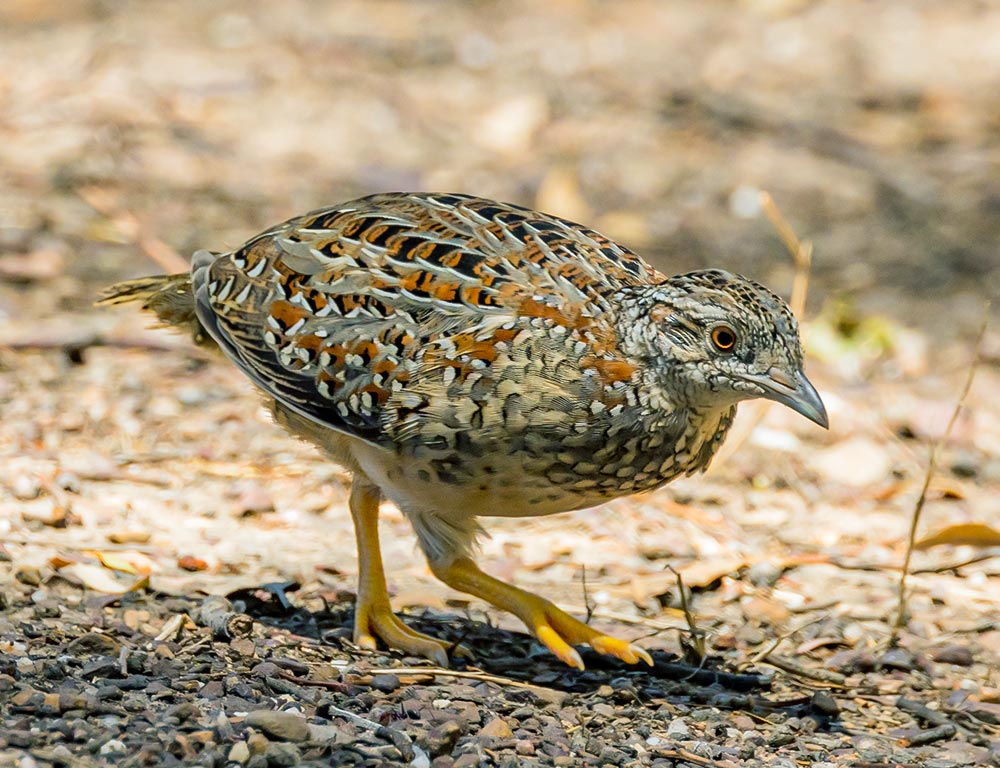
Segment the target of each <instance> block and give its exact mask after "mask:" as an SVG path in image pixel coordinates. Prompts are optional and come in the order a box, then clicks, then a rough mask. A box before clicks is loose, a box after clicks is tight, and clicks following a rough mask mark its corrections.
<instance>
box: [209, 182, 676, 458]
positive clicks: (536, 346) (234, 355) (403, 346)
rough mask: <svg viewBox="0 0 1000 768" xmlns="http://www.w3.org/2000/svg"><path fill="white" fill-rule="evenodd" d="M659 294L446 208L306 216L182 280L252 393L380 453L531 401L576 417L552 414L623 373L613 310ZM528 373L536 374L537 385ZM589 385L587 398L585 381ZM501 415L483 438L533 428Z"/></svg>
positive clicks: (636, 263)
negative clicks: (636, 297) (631, 293)
mask: <svg viewBox="0 0 1000 768" xmlns="http://www.w3.org/2000/svg"><path fill="white" fill-rule="evenodd" d="M662 279H663V276H662V275H660V274H659V273H658V272H656V271H655V270H654V269H653V268H652V267H650V266H649V265H647V264H646V263H645V262H643V261H642V259H640V258H639V257H638V256H637V255H636V254H634V253H632V252H631V251H629V250H628V249H626V248H623V247H622V246H620V245H618V244H616V243H614V242H613V241H611V240H609V239H608V238H606V237H604V236H602V235H600V234H599V233H597V232H594V231H592V230H589V229H587V228H585V227H582V226H580V225H577V224H573V223H571V222H568V221H565V220H563V219H559V218H556V217H553V216H548V215H545V214H541V213H538V212H534V211H531V210H528V209H526V208H521V207H518V206H514V205H508V204H503V203H497V202H493V201H489V200H484V199H480V198H475V197H470V196H466V195H457V194H447V195H432V194H380V195H373V196H371V197H366V198H362V199H360V200H356V201H353V202H349V203H345V204H343V205H339V206H335V207H331V208H324V209H320V210H317V211H313V212H312V213H309V214H306V215H304V216H301V217H298V218H295V219H291V220H289V221H287V222H285V223H283V224H280V225H278V226H276V227H273V228H271V229H269V230H267V231H266V232H263V233H261V234H260V235H258V236H256V237H254V238H253V239H251V240H250V241H248V242H247V243H246V244H244V245H243V246H241V247H240V248H237V249H236V250H234V251H232V252H229V253H225V254H210V253H208V252H205V251H202V252H199V254H197V255H196V256H195V260H194V263H193V275H192V280H193V289H194V295H195V298H196V309H197V314H198V318H199V320H200V322H201V324H202V325H203V326H204V327H205V329H206V330H207V332H208V333H209V334H210V335H211V337H212V338H213V339H214V340H215V341H216V342H217V343H218V344H219V345H220V346H221V347H222V349H223V351H225V352H226V354H227V355H228V356H229V357H230V358H231V359H232V360H233V361H234V362H236V363H237V364H238V365H239V366H240V367H241V369H242V370H243V371H244V372H245V373H246V374H247V375H248V376H249V377H250V378H251V379H253V380H254V381H255V382H256V383H257V384H258V386H260V387H261V388H262V389H263V390H265V391H266V392H268V393H269V394H271V395H273V396H274V397H275V398H276V399H277V400H278V402H279V403H281V404H282V405H284V406H285V407H287V408H288V409H290V410H291V411H293V412H295V413H298V414H299V415H301V416H303V417H304V418H307V419H309V420H312V421H313V422H315V423H316V424H318V425H320V426H322V427H324V428H326V427H329V428H332V429H335V430H338V431H341V432H344V433H347V434H350V435H352V436H355V437H358V438H360V439H362V440H365V441H367V442H370V443H374V444H376V445H383V446H391V445H392V444H399V443H400V442H406V441H407V440H411V441H412V440H417V441H418V442H419V441H423V440H426V441H429V442H430V443H434V442H436V441H439V440H441V439H447V434H451V433H450V432H449V431H448V430H449V429H451V427H449V426H447V425H448V424H451V425H452V426H453V427H454V428H455V429H456V430H459V429H460V427H461V426H462V425H463V422H464V421H468V422H469V423H470V424H472V425H473V426H474V425H476V424H479V425H480V426H484V423H483V422H484V419H485V418H486V417H487V415H486V414H484V413H483V412H482V408H479V410H478V411H475V408H476V405H475V404H476V403H477V402H478V403H480V405H482V404H483V403H486V402H493V404H494V405H498V404H499V405H498V407H500V408H501V410H502V406H503V403H502V402H500V401H501V400H503V399H504V398H505V397H514V396H516V397H517V398H522V397H523V396H524V395H525V394H530V393H524V392H520V391H516V390H519V389H522V388H523V387H526V386H538V385H539V384H544V385H546V388H547V389H548V390H549V391H548V392H539V393H535V394H537V397H538V399H539V401H540V402H539V403H538V404H536V405H535V406H534V407H533V408H532V410H533V411H535V412H536V413H535V416H536V418H537V419H541V420H542V421H544V419H545V418H546V417H544V416H543V411H544V410H546V409H552V408H554V409H556V410H557V411H558V410H559V409H560V408H561V409H562V410H563V411H565V410H567V409H570V408H571V406H573V404H572V403H569V402H564V403H562V402H560V401H561V400H567V399H570V400H571V399H574V398H576V399H584V398H585V397H591V396H601V395H600V392H599V390H601V389H602V387H603V386H604V385H606V384H608V383H609V381H610V383H612V384H613V383H614V382H615V379H616V378H618V379H621V378H627V376H626V373H627V366H628V363H627V362H626V361H623V360H621V359H620V354H619V350H618V349H617V341H618V340H617V337H616V333H615V329H614V313H615V307H614V306H613V302H610V301H609V296H610V295H611V294H612V293H614V292H615V291H616V290H618V289H620V288H622V287H624V286H629V285H643V284H650V283H655V282H659V281H661V280H662ZM525 355H527V358H526V357H525ZM533 355H534V356H535V357H536V358H547V359H546V360H545V362H544V365H545V366H547V367H548V368H547V370H539V371H538V372H537V375H534V374H532V371H533V370H534V369H535V368H536V367H537V366H538V365H540V364H542V363H541V360H540V359H534V360H532V359H530V358H531V357H532V356H533ZM588 367H589V368H590V369H591V370H590V374H591V378H594V377H593V374H595V373H596V374H597V377H596V378H597V383H596V384H588V383H586V382H585V381H584V379H585V376H586V374H587V371H586V370H585V369H587V368H588ZM477 385H478V386H477ZM584 385H586V386H584ZM580 386H584V389H589V390H593V391H592V392H582V391H580V392H578V391H577V390H578V389H579V387H580ZM520 405H522V406H523V402H522V403H520ZM573 407H579V408H583V409H586V408H590V407H591V403H590V402H581V403H578V404H576V406H573ZM470 408H472V409H473V411H472V412H470ZM508 410H509V411H510V413H509V414H508V415H504V414H503V413H502V412H500V411H497V415H496V417H495V418H496V419H497V420H498V421H497V423H496V424H494V425H488V424H486V425H485V426H487V427H492V429H493V431H494V433H495V432H497V430H502V429H505V428H509V430H510V431H513V432H516V431H517V429H518V428H519V426H520V427H521V428H524V427H527V426H530V424H529V422H530V419H528V418H527V417H526V416H525V415H524V414H523V413H522V414H519V413H515V411H520V410H522V409H521V407H520V406H519V405H517V404H515V403H513V402H511V403H510V407H509V408H508ZM508 416H509V419H508ZM556 420H557V421H558V419H556ZM425 430H426V431H425ZM442 433H446V434H445V436H443V437H442ZM484 434H493V433H491V432H489V430H486V432H484ZM498 436H499V435H498V434H494V437H498ZM459 439H460V438H459Z"/></svg>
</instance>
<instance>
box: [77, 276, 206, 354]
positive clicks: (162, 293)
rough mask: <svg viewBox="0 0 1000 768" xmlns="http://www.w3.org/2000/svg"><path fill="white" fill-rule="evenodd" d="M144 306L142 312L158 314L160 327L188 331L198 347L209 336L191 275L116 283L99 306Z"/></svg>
mask: <svg viewBox="0 0 1000 768" xmlns="http://www.w3.org/2000/svg"><path fill="white" fill-rule="evenodd" d="M132 301H138V302H142V308H143V309H146V310H149V311H150V312H152V313H154V314H155V315H156V317H157V318H158V319H159V321H160V324H161V325H164V326H172V327H175V328H179V329H181V330H187V331H189V332H190V333H191V336H192V337H193V338H194V340H195V341H196V342H198V343H204V342H206V341H207V339H208V336H207V334H206V333H205V330H204V328H202V326H201V323H199V322H198V316H197V314H196V313H195V309H194V305H195V301H194V292H193V290H192V288H191V275H190V273H186V272H185V273H183V274H180V275H156V276H154V277H140V278H138V279H136V280H126V281H125V282H123V283H115V284H114V285H111V286H108V287H107V288H105V289H104V290H103V291H101V297H100V298H99V299H98V300H97V302H96V304H97V306H99V307H100V306H108V305H111V304H127V303H128V302H132Z"/></svg>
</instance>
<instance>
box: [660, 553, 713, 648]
mask: <svg viewBox="0 0 1000 768" xmlns="http://www.w3.org/2000/svg"><path fill="white" fill-rule="evenodd" d="M667 567H668V568H669V569H670V571H671V573H673V574H674V576H676V577H677V592H678V594H679V595H680V601H681V610H682V611H684V620H685V621H686V622H687V625H688V631H690V633H691V643H690V644H689V645H688V648H689V649H690V650H691V651H692V652H693V653H694V655H695V656H696V659H695V661H696V662H698V663H699V664H700V663H701V662H703V661H704V660H705V657H706V656H707V655H708V652H707V651H706V649H705V634H704V633H703V632H702V631H701V630H700V629H698V622H696V621H695V618H694V614H693V613H692V612H691V608H690V606H689V605H688V600H687V592H686V591H685V590H684V578H683V577H682V576H681V574H680V571H675V570H674V569H673V567H672V566H667ZM682 640H683V638H682ZM683 644H684V643H683V642H682V645H683Z"/></svg>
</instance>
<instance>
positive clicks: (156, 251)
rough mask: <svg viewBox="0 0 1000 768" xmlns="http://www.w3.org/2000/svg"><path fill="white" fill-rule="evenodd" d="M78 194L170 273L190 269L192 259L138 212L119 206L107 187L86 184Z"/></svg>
mask: <svg viewBox="0 0 1000 768" xmlns="http://www.w3.org/2000/svg"><path fill="white" fill-rule="evenodd" d="M77 194H79V195H80V197H81V198H82V199H83V201H84V202H85V203H87V205H89V206H90V207H91V208H93V209H94V210H95V211H97V212H98V213H99V214H101V215H102V216H104V217H106V218H107V219H108V220H109V221H110V222H111V223H112V224H114V225H115V228H116V229H118V231H119V232H120V233H121V234H122V235H123V236H124V237H126V238H128V240H129V242H132V243H135V244H136V245H138V246H139V249H140V250H141V251H142V252H143V253H144V254H146V256H147V257H149V259H150V260H151V261H152V262H153V263H155V264H156V265H158V266H159V267H160V268H161V269H163V271H164V272H166V273H167V274H176V273H178V272H187V271H188V270H189V269H190V268H191V265H190V264H189V263H188V260H187V259H185V258H184V257H183V256H181V255H180V254H179V253H177V251H175V250H174V249H173V248H171V247H170V246H169V245H167V244H166V243H165V242H163V241H162V240H160V239H159V238H157V237H153V236H152V235H150V234H149V233H148V232H147V231H146V227H144V226H143V224H142V222H141V221H139V219H138V217H136V215H135V214H133V213H131V212H129V211H123V210H119V209H118V208H117V206H116V205H115V201H114V200H113V199H112V195H111V194H110V193H109V192H108V190H106V189H100V188H98V187H83V188H82V189H79V190H77Z"/></svg>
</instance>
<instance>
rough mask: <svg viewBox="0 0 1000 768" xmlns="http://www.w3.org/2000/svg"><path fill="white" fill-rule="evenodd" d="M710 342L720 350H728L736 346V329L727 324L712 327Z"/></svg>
mask: <svg viewBox="0 0 1000 768" xmlns="http://www.w3.org/2000/svg"><path fill="white" fill-rule="evenodd" d="M712 343H713V344H714V345H715V348H716V349H718V350H720V351H721V352H729V351H731V350H732V348H733V347H735V346H736V331H734V330H733V329H732V328H730V327H729V326H728V325H719V326H716V327H715V328H713V329H712Z"/></svg>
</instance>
